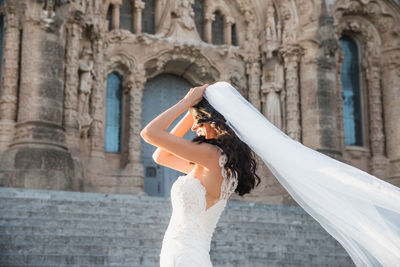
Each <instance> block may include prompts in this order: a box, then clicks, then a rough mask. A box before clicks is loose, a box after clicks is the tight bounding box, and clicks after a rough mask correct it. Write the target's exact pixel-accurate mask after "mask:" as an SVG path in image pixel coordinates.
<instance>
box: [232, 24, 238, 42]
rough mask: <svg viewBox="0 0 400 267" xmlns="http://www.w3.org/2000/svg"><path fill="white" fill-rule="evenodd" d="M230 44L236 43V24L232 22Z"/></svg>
mask: <svg viewBox="0 0 400 267" xmlns="http://www.w3.org/2000/svg"><path fill="white" fill-rule="evenodd" d="M231 38H232V40H231V44H232V45H238V42H237V35H236V24H232V36H231Z"/></svg>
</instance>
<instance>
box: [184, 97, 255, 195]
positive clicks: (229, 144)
mask: <svg viewBox="0 0 400 267" xmlns="http://www.w3.org/2000/svg"><path fill="white" fill-rule="evenodd" d="M191 109H193V110H194V112H195V114H196V115H195V117H196V119H197V120H198V121H197V122H198V124H199V125H201V124H204V123H209V124H210V126H211V127H212V128H214V129H215V131H216V132H217V133H218V134H219V137H218V138H217V139H215V138H214V139H206V138H205V136H198V137H195V138H194V139H193V140H192V141H193V142H196V143H199V144H201V143H209V144H212V145H216V146H218V147H220V148H221V149H222V150H223V153H224V154H225V155H226V156H227V158H228V160H227V162H226V164H225V166H224V168H225V169H226V171H227V173H228V174H229V173H236V174H237V177H238V186H237V188H236V190H235V192H236V193H238V194H239V196H243V195H244V194H247V193H250V191H251V190H252V189H254V188H255V187H256V186H258V185H259V184H260V181H261V180H260V177H259V176H258V175H257V174H256V169H257V162H256V160H255V158H254V153H253V151H252V150H251V149H250V147H249V146H248V145H247V144H245V143H244V142H242V141H241V140H240V139H239V137H237V135H236V134H235V132H234V131H233V130H232V129H231V128H230V127H229V126H228V125H227V124H226V119H225V118H224V116H222V115H221V114H220V113H219V112H218V111H216V110H215V109H214V108H213V107H212V106H211V105H210V103H208V101H207V100H206V99H205V98H203V99H202V100H201V101H200V102H199V103H198V104H196V105H194V106H193V107H191ZM228 176H229V175H228Z"/></svg>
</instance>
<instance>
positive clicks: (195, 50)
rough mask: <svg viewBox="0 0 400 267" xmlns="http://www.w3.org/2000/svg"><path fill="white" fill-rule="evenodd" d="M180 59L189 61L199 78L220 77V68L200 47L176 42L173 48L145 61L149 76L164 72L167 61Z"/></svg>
mask: <svg viewBox="0 0 400 267" xmlns="http://www.w3.org/2000/svg"><path fill="white" fill-rule="evenodd" d="M178 60H179V61H183V62H187V63H189V64H190V66H191V67H190V68H191V72H192V73H193V74H196V75H197V76H198V77H197V79H198V80H203V81H205V82H211V81H215V80H217V79H218V78H219V77H220V73H219V71H218V69H217V68H216V67H215V66H214V64H213V63H212V62H211V61H210V60H209V59H208V58H206V57H205V56H204V55H203V53H202V52H201V50H200V48H199V47H196V46H194V45H190V44H184V43H175V44H174V45H173V48H172V49H171V50H168V51H167V52H163V53H162V54H161V55H157V56H155V57H152V58H151V59H149V60H148V61H147V62H146V63H145V69H146V70H147V76H148V78H151V77H154V76H156V75H158V74H160V73H162V72H164V70H165V68H166V67H167V63H169V62H173V61H178Z"/></svg>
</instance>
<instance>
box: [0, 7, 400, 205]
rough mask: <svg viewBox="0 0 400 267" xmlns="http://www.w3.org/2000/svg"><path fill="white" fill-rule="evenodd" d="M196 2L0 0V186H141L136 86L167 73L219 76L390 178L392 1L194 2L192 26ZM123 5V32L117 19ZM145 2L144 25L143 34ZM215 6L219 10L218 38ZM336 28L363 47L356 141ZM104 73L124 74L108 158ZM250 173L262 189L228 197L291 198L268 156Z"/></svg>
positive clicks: (399, 88)
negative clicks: (345, 106)
mask: <svg viewBox="0 0 400 267" xmlns="http://www.w3.org/2000/svg"><path fill="white" fill-rule="evenodd" d="M195 2H196V3H195ZM200 2H201V1H200ZM198 3H199V1H193V0H182V1H176V0H156V1H154V6H153V7H152V6H151V5H150V2H146V1H141V0H124V1H122V0H99V1H97V0H96V1H95V0H93V1H92V0H70V1H66V0H4V1H3V3H2V4H1V13H2V14H3V16H4V31H3V39H4V40H3V59H2V62H3V64H2V70H1V72H2V75H1V77H2V78H1V88H0V155H1V161H0V186H5V187H22V188H36V189H56V190H71V191H90V192H101V193H122V194H137V195H142V194H145V192H144V168H143V165H142V163H141V142H140V136H139V132H140V129H141V128H142V127H143V125H141V124H142V122H141V118H142V95H143V90H144V87H145V85H146V82H147V81H148V80H149V79H151V78H153V77H156V76H157V75H160V74H166V73H169V74H174V75H178V76H181V77H182V78H184V79H185V80H187V81H188V82H190V83H191V84H192V85H193V86H197V85H200V84H203V83H213V82H215V81H220V80H225V81H229V82H231V83H232V84H233V85H234V86H235V87H236V88H237V89H238V90H239V91H240V92H241V93H242V94H243V95H244V96H245V97H246V98H247V99H248V100H249V101H250V102H251V103H252V104H253V105H254V106H255V107H256V108H257V109H259V110H260V111H261V112H262V113H263V114H264V115H265V116H266V117H267V118H269V119H270V120H271V121H272V122H273V123H274V124H275V125H276V126H278V127H279V128H280V129H282V130H283V131H285V132H286V133H287V134H288V135H289V136H291V137H292V138H294V139H296V140H298V141H300V142H302V143H303V144H304V145H306V146H309V147H311V148H313V149H316V150H318V151H320V152H322V153H325V154H328V155H330V156H332V157H335V158H337V159H339V160H342V161H344V162H346V163H349V164H351V165H354V166H356V167H358V168H361V169H363V170H365V171H367V172H370V173H372V174H374V175H376V176H377V177H379V178H381V179H383V180H386V181H388V182H390V183H393V184H395V185H397V186H400V145H399V144H398V141H397V140H398V139H399V138H400V123H399V116H400V7H399V4H397V3H396V2H395V1H392V0H336V1H333V0H331V1H328V0H326V1H313V0H296V1H289V0H285V1H273V0H268V1H264V0H251V1H250V0H248V1H244V0H235V1H224V0H215V1H214V0H213V1H211V0H205V1H202V2H201V3H202V4H201V5H202V6H201V7H202V10H203V11H202V12H203V14H202V15H203V20H202V22H201V27H200V28H201V29H203V31H202V32H199V31H198V29H199V27H198V25H197V24H196V23H195V12H194V8H193V5H196V4H198ZM228 3H229V4H228ZM146 4H147V5H148V6H147V7H146ZM129 5H130V7H131V8H132V16H131V17H130V18H131V20H132V21H131V25H132V28H131V29H130V30H127V29H125V28H126V21H123V23H121V17H122V15H123V14H122V13H123V12H125V9H123V8H125V7H126V6H129ZM146 8H147V9H146ZM148 8H153V9H154V10H153V13H154V24H155V27H154V33H148V32H146V31H144V30H143V29H147V28H146V27H147V26H145V24H146V23H147V22H146V17H144V16H145V14H148V13H146V12H147V11H146V10H148ZM216 11H218V14H219V15H218V16H222V17H223V33H222V36H220V37H221V40H223V44H218V45H216V44H213V43H214V41H216V38H215V35H214V34H215V33H214V30H213V29H214V28H213V25H214V23H216V22H215V21H217V20H218V16H217V15H216V14H217V13H216ZM124 14H125V13H124ZM146 16H147V15H146ZM343 35H346V36H350V37H352V38H354V39H355V40H356V41H357V43H358V45H359V48H360V59H361V64H360V66H361V70H360V77H361V97H362V103H363V105H362V114H363V135H364V145H363V146H361V147H356V146H346V145H345V143H344V127H343V111H342V93H341V79H340V77H341V76H340V75H341V74H340V72H341V68H340V66H341V62H342V61H343V54H342V51H341V49H340V45H339V42H338V40H339V38H340V37H341V36H343ZM213 38H214V39H213ZM227 66H229V67H227ZM111 72H118V73H119V74H120V75H121V76H122V77H123V85H122V86H123V96H124V104H123V107H124V110H123V114H124V115H123V116H124V119H123V120H122V121H123V125H122V131H123V133H124V136H125V137H124V138H123V140H122V142H123V149H122V151H121V153H118V154H116V153H106V152H105V148H104V142H105V141H104V139H105V134H104V131H105V114H106V113H105V112H106V111H105V99H106V89H107V75H108V74H109V73H111ZM288 156H290V155H288ZM259 173H260V175H261V176H262V177H263V181H262V184H261V186H259V187H258V188H257V189H256V190H254V192H252V194H249V195H247V196H245V197H244V198H239V197H237V198H238V199H240V200H244V201H254V202H263V203H271V204H292V203H293V200H292V199H291V198H290V196H289V195H288V194H287V192H286V191H285V190H284V189H283V188H282V187H281V186H280V185H279V183H278V182H277V181H276V179H275V178H274V177H273V176H272V175H271V174H270V173H269V171H268V170H267V169H266V167H265V166H263V165H260V168H259Z"/></svg>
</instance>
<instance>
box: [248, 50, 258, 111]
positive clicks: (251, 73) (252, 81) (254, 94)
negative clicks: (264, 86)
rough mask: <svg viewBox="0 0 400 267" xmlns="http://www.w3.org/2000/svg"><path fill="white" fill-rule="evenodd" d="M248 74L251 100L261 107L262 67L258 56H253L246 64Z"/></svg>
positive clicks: (249, 97) (256, 106)
mask: <svg viewBox="0 0 400 267" xmlns="http://www.w3.org/2000/svg"><path fill="white" fill-rule="evenodd" d="M246 74H247V76H248V81H249V83H248V85H249V96H248V99H249V102H250V103H251V104H252V105H253V106H254V107H255V108H256V109H257V110H260V109H261V96H260V89H261V84H260V75H261V67H260V63H259V62H258V58H253V59H252V60H250V61H249V62H248V63H247V64H246Z"/></svg>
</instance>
